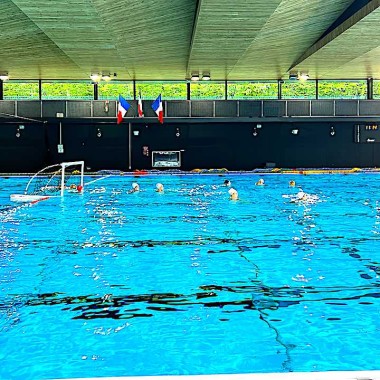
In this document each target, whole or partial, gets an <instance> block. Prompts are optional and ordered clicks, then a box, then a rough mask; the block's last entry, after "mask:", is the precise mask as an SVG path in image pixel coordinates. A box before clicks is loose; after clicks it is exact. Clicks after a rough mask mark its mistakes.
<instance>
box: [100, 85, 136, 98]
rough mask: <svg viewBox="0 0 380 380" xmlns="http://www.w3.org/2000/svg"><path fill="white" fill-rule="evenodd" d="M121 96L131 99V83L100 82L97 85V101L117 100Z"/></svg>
mask: <svg viewBox="0 0 380 380" xmlns="http://www.w3.org/2000/svg"><path fill="white" fill-rule="evenodd" d="M119 95H121V96H122V97H123V98H125V99H133V82H116V81H112V82H100V83H99V84H98V98H99V100H117V99H118V98H119Z"/></svg>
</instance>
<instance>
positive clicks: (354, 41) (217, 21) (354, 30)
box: [0, 0, 380, 80]
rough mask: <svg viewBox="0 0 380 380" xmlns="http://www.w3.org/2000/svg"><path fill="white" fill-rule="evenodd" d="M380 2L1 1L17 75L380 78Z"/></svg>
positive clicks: (5, 57) (7, 63)
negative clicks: (303, 75) (203, 74)
mask: <svg viewBox="0 0 380 380" xmlns="http://www.w3.org/2000/svg"><path fill="white" fill-rule="evenodd" d="M379 26H380V0H372V1H371V0H232V1H231V0H198V1H196V0H164V1H157V0H117V1H115V0H64V1H62V0H33V1H31V0H1V1H0V30H1V39H2V41H1V49H0V73H2V72H8V73H9V75H10V78H11V79H80V80H83V79H88V78H89V76H90V74H91V73H93V72H103V73H108V72H109V73H111V74H113V73H116V74H117V79H119V80H131V79H135V80H184V79H189V78H190V76H191V74H192V73H193V72H199V73H201V74H202V73H205V72H208V73H210V74H211V78H212V79H213V80H247V79H251V80H254V79H287V78H288V77H289V73H301V72H305V73H308V74H309V76H310V78H316V79H342V78H345V79H360V78H380V32H379V30H380V28H379Z"/></svg>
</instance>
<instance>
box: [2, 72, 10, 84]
mask: <svg viewBox="0 0 380 380" xmlns="http://www.w3.org/2000/svg"><path fill="white" fill-rule="evenodd" d="M8 79H9V75H8V73H1V74H0V80H2V81H3V82H4V81H6V80H8Z"/></svg>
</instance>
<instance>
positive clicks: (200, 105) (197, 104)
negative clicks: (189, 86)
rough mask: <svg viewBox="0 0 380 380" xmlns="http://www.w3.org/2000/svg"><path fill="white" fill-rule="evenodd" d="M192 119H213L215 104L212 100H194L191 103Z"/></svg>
mask: <svg viewBox="0 0 380 380" xmlns="http://www.w3.org/2000/svg"><path fill="white" fill-rule="evenodd" d="M191 116H192V117H213V116H214V102H213V101H210V100H193V101H192V102H191Z"/></svg>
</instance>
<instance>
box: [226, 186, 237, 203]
mask: <svg viewBox="0 0 380 380" xmlns="http://www.w3.org/2000/svg"><path fill="white" fill-rule="evenodd" d="M228 194H230V199H231V200H233V201H236V200H238V199H239V194H238V192H237V191H236V190H235V189H234V188H233V187H231V189H229V190H228Z"/></svg>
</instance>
